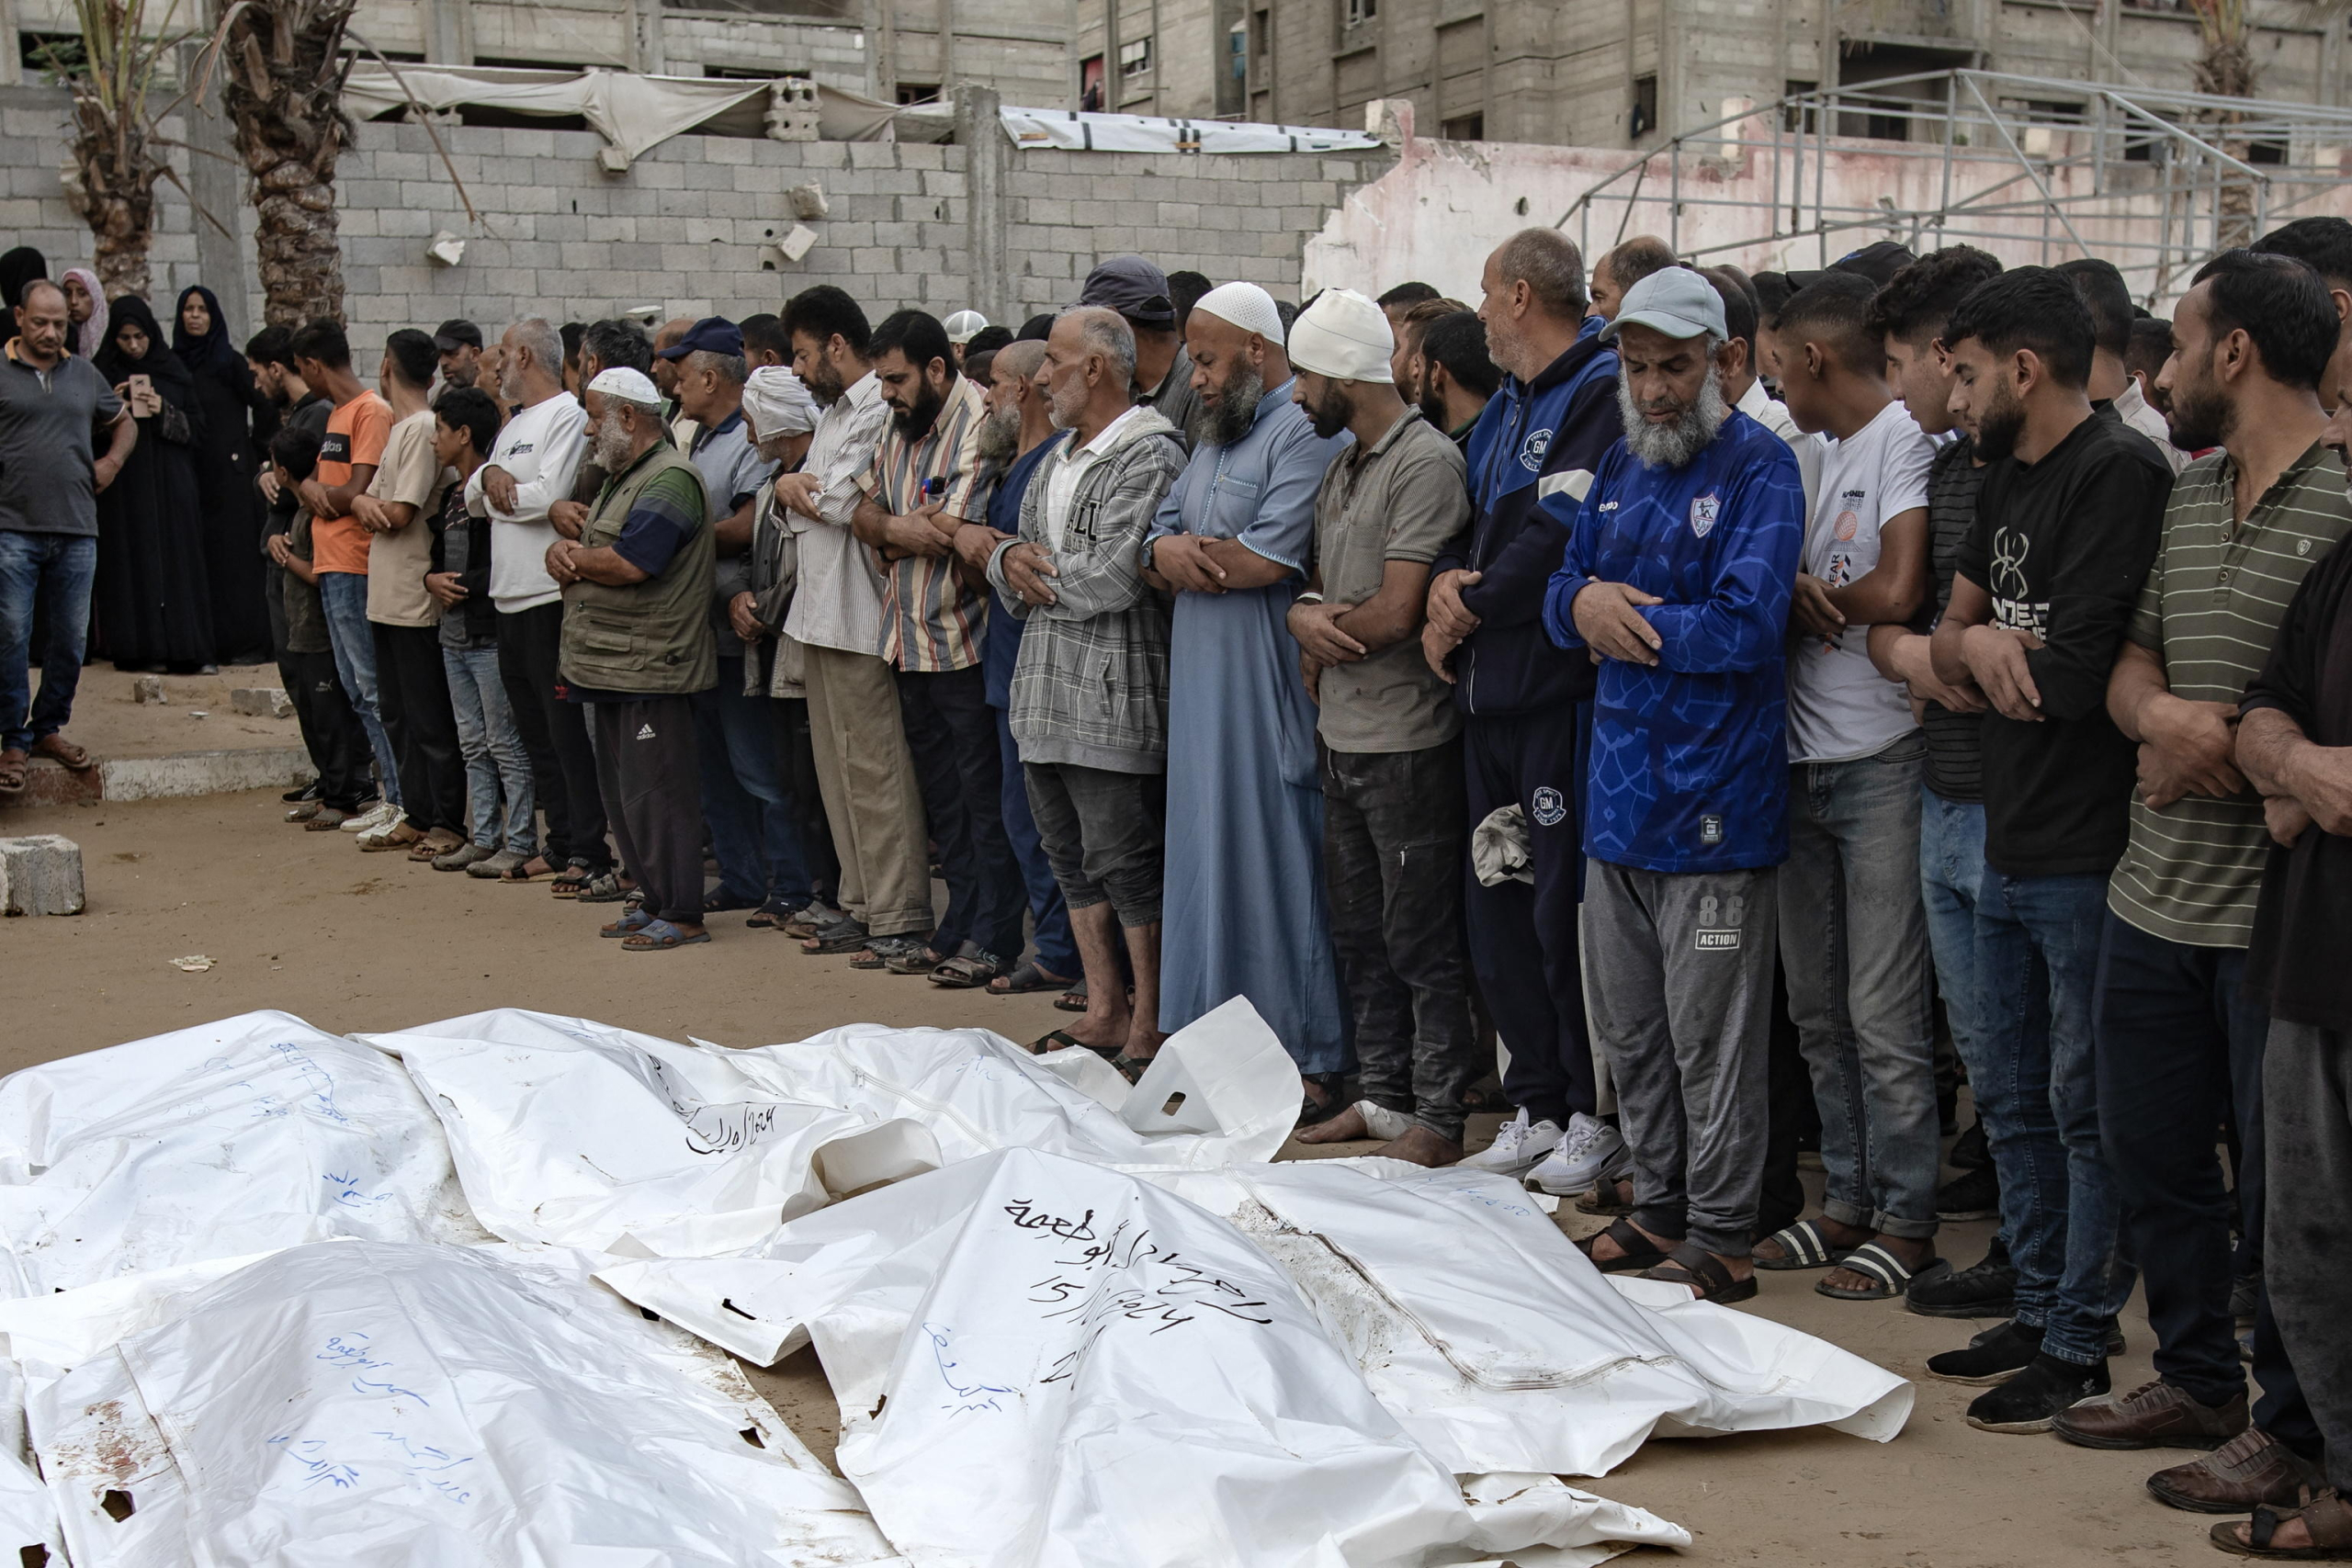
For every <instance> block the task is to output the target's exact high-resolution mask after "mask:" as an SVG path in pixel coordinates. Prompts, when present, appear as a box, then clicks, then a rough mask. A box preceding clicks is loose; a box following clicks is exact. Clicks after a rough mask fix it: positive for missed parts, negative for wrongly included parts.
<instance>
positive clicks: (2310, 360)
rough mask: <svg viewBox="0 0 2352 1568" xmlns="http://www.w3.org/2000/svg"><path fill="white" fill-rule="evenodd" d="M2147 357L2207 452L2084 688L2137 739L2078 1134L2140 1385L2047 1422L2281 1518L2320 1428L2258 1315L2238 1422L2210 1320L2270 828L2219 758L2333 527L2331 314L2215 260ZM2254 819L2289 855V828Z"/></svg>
mask: <svg viewBox="0 0 2352 1568" xmlns="http://www.w3.org/2000/svg"><path fill="white" fill-rule="evenodd" d="M2173 342H2174V353H2173V355H2172V358H2171V360H2170V362H2169V363H2168V364H2167V366H2166V367H2165V369H2164V371H2163V372H2162V373H2161V380H2162V383H2163V384H2164V385H2165V387H2166V388H2168V389H2169V390H2170V391H2171V394H2172V403H2171V406H2172V415H2171V425H2172V429H2173V430H2174V431H2175V432H2177V434H2178V438H2179V445H2181V446H2193V447H2198V448H2200V449H2201V448H2203V447H2208V446H2215V447H2219V448H2221V450H2219V451H2217V452H2214V453H2212V454H2211V455H2210V456H2207V457H2201V458H2199V459H2198V460H2197V461H2196V462H2194V463H2192V464H2190V465H2189V466H2188V469H2187V470H2186V471H2185V472H2183V473H2182V474H2181V476H2180V478H2179V479H2177V480H2175V481H2174V484H2173V488H2172V500H2171V502H2170V504H2169V505H2168V506H2166V507H2165V519H2164V536H2163V541H2162V543H2161V544H2160V545H2159V547H2158V548H2157V552H2156V562H2155V565H2154V568H2153V569H2152V570H2150V571H2149V573H2148V581H2147V585H2146V586H2145V587H2144V588H2143V589H2142V590H2141V592H2140V600H2139V604H2138V605H2137V606H2136V608H2135V609H2134V610H2133V612H2132V615H2131V626H2130V628H2129V630H2128V631H2127V633H2126V636H2125V639H2124V643H2123V649H2122V652H2121V654H2120V657H2118V659H2117V660H2116V661H2115V670H2114V673H2113V674H2112V675H2111V676H2110V677H2109V682H2108V688H2107V710H2108V712H2109V714H2110V715H2112V716H2114V719H2115V722H2116V724H2117V726H2118V727H2119V728H2121V729H2122V731H2123V733H2124V736H2125V737H2126V738H2127V739H2131V740H2135V741H2137V742H2139V746H2140V787H2139V792H2138V797H2137V798H2136V799H2134V800H2133V801H2132V802H2131V829H2130V833H2131V837H2130V840H2129V848H2128V849H2127V850H2126V851H2125V852H2124V856H2123V859H2122V861H2121V862H2120V863H2119V864H2118V865H2117V867H2116V869H2115V874H2114V876H2113V877H2112V878H2110V879H2109V883H2108V887H2107V929H2106V932H2105V939H2104V942H2103V944H2102V951H2101V954H2100V958H2099V974H2098V1002H2097V1004H2096V1012H2095V1015H2094V1028H2095V1031H2096V1032H2097V1034H2098V1052H2097V1056H2098V1119H2099V1131H2100V1141H2101V1143H2102V1145H2104V1147H2105V1149H2106V1152H2107V1161H2108V1168H2109V1170H2110V1171H2111V1172H2112V1174H2113V1177H2114V1181H2115V1192H2116V1198H2117V1200H2118V1201H2119V1202H2120V1205H2121V1208H2122V1213H2123V1224H2124V1225H2125V1227H2126V1231H2127V1234H2128V1235H2129V1236H2130V1238H2131V1253H2132V1255H2133V1256H2134V1257H2135V1258H2137V1260H2138V1262H2139V1264H2140V1268H2141V1271H2142V1273H2143V1277H2144V1279H2145V1280H2146V1284H2147V1301H2148V1324H2149V1326H2150V1327H2151V1328H2153V1329H2154V1331H2155V1335H2156V1353H2155V1364H2156V1381H2154V1382H2151V1383H2149V1384H2147V1385H2146V1386H2145V1387H2143V1388H2141V1389H2139V1390H2137V1391H2135V1392H2134V1393H2131V1394H2130V1395H2128V1396H2126V1397H2125V1398H2123V1399H2121V1400H2119V1401H2117V1402H2116V1403H2115V1404H2094V1405H2084V1406H2082V1407H2081V1408H2079V1409H2075V1410H2070V1411H2067V1412H2065V1413H2064V1414H2063V1415H2061V1416H2059V1417H2058V1419H2057V1422H2056V1424H2055V1427H2054V1428H2053V1429H2054V1430H2055V1431H2056V1432H2057V1433H2058V1435H2059V1436H2060V1437H2062V1438H2065V1439H2067V1440H2068V1441H2069V1442H2075V1443H2081V1444H2084V1445H2086V1446H2087V1447H2091V1448H2101V1449H2117V1448H2170V1447H2175V1446H2183V1445H2189V1446H2195V1447H2199V1448H2203V1447H2213V1446H2220V1447H2221V1450H2222V1451H2221V1452H2220V1453H2218V1454H2217V1455H2215V1456H2214V1458H2213V1459H2212V1460H2211V1461H2203V1462H2199V1463H2196V1464H2186V1465H2182V1466H2179V1467H2178V1468H2177V1469H2174V1470H2169V1471H2166V1472H2163V1473H2162V1474H2159V1475H2157V1476H2154V1477H2152V1478H2151V1479H2150V1481H2149V1483H2148V1487H2149V1490H2150V1491H2152V1492H2153V1493H2154V1494H2155V1495H2156V1497H2157V1499H2158V1500H2159V1501H2161V1502H2167V1503H2172V1504H2174V1505H2175V1506H2190V1507H2194V1508H2198V1509H2200V1510H2210V1511H2218V1508H2219V1507H2220V1506H2229V1507H2231V1508H2233V1509H2245V1510H2251V1509H2252V1508H2253V1507H2255V1506H2256V1505H2257V1504H2266V1503H2267V1504H2270V1505H2273V1506H2280V1507H2289V1506H2293V1504H2294V1502H2295V1499H2296V1494H2297V1490H2298V1488H2299V1487H2300V1486H2302V1485H2305V1484H2310V1485H2313V1486H2316V1485H2318V1484H2320V1481H2319V1475H2318V1472H2317V1471H2316V1469H2314V1468H2309V1467H2307V1466H2306V1465H2305V1463H2304V1462H2303V1461H2308V1460H2317V1459H2318V1458H2319V1457H2320V1446H2321V1445H2320V1431H2319V1428H2318V1427H2316V1426H2315V1425H2314V1424H2313V1423H2312V1415H2311V1411H2310V1409H2309V1408H2308V1407H2307V1406H2306V1405H2305V1404H2304V1403H2303V1399H2302V1394H2301V1389H2300V1388H2298V1387H2297V1385H2296V1381H2295V1373H2294V1368H2293V1367H2292V1366H2291V1365H2290V1363H2289V1360H2288V1356H2287V1353H2286V1352H2285V1350H2284V1349H2283V1348H2282V1347H2281V1346H2280V1344H2279V1339H2278V1326H2277V1325H2276V1323H2275V1322H2274V1320H2273V1319H2272V1317H2271V1315H2270V1314H2269V1312H2268V1310H2267V1307H2266V1308H2262V1309H2259V1310H2258V1311H2257V1313H2256V1319H2255V1336H2254V1375H2255V1381H2256V1382H2258V1383H2259V1384H2261V1386H2262V1390H2263V1397H2262V1400H2261V1402H2260V1403H2259V1404H2257V1405H2256V1407H2255V1409H2254V1410H2253V1411H2252V1413H2251V1421H2252V1426H2251V1427H2249V1412H2248V1410H2247V1407H2246V1384H2245V1371H2243V1369H2242V1368H2241V1366H2240V1363H2239V1359H2238V1347H2237V1331H2236V1326H2235V1325H2234V1323H2233V1319H2232V1316H2231V1313H2230V1285H2231V1280H2232V1277H2233V1272H2234V1270H2233V1268H2232V1259H2231V1247H2230V1229H2231V1221H2232V1219H2233V1218H2236V1219H2238V1220H2239V1222H2240V1225H2241V1227H2242V1229H2243V1233H2244V1235H2245V1240H2246V1245H2247V1247H2248V1249H2249V1250H2250V1251H2251V1252H2252V1253H2253V1255H2254V1256H2255V1257H2256V1258H2259V1257H2260V1256H2261V1254H2262V1239H2263V1194H2264V1181H2263V1118H2262V1100H2263V1081H2262V1058H2263V1049H2264V1045H2265V1043H2266V1041H2267V1038H2268V1035H2269V1032H2270V1018H2269V1012H2268V1010H2267V1008H2266V1007H2265V1006H2264V1005H2263V1002H2262V1001H2261V1000H2260V999H2259V998H2257V997H2256V995H2254V994H2252V991H2251V989H2250V988H2249V987H2246V986H2245V984H2244V981H2245V971H2246V946H2247V943H2248V942H2249V941H2250V940H2251V939H2252V937H2253V934H2254V927H2255V915H2256V903H2257V901H2258V895H2259V892H2260V889H2261V883H2262V873H2263V866H2264V864H2265V863H2266V862H2267V860H2268V858H2269V850H2270V841H2271V837H2272V834H2271V832H2270V831H2269V829H2267V828H2266V825H2265V820H2264V818H2265V808H2264V804H2263V800H2262V797H2261V795H2259V794H2257V793H2256V791H2254V790H2253V789H2251V788H2249V787H2248V785H2247V783H2246V780H2245V776H2244V775H2243V774H2242V773H2240V771H2239V770H2238V769H2237V768H2236V767H2235V766H2234V765H2233V748H2234V746H2235V744H2236V739H2237V725H2236V723H2235V722H2234V721H2235V719H2236V716H2237V712H2238V705H2239V702H2240V700H2241V699H2242V698H2244V697H2245V693H2246V687H2247V684H2248V682H2252V681H2253V680H2255V679H2256V677H2257V676H2259V675H2260V674H2261V673H2262V663H2263V654H2264V652H2265V650H2267V649H2269V648H2270V647H2271V645H2272V643H2273V642H2274V641H2275V640H2276V639H2277V637H2278V628H2279V625H2280V623H2281V621H2282V620H2283V619H2284V618H2285V616H2286V615H2287V606H2288V604H2289V603H2290V601H2291V600H2292V599H2293V598H2294V595H2295V590H2296V588H2297V586H2298V585H2299V584H2300V583H2301V581H2302V579H2303V574H2304V573H2305V572H2306V571H2308V570H2311V569H2312V567H2314V566H2316V565H2318V563H2319V562H2320V561H2321V560H2322V559H2324V558H2325V557H2326V555H2327V553H2328V551H2329V549H2331V548H2332V547H2334V546H2335V542H2336V540H2338V539H2339V538H2341V537H2343V536H2344V535H2345V533H2346V530H2347V529H2348V528H2352V503H2347V502H2346V498H2345V493H2344V473H2343V469H2342V468H2340V467H2339V466H2338V465H2337V464H2336V462H2335V457H2334V455H2333V454H2331V453H2330V452H2329V451H2328V450H2327V448H2326V446H2324V445H2323V444H2322V442H2321V440H2320V436H2321V434H2322V432H2323V430H2324V428H2325V425H2326V418H2327V416H2326V414H2325V412H2324V411H2323V410H2322V409H2321V407H2320V399H2319V385H2320V378H2321V377H2322V376H2323V375H2324V373H2325V372H2326V369H2327V366H2328V361H2329V358H2330V356H2331V355H2333V354H2334V353H2335V342H2336V321H2335V302H2334V301H2333V300H2332V299H2330V298H2329V295H2328V288H2327V284H2326V282H2325V281H2324V279H2323V278H2322V277H2321V276H2319V275H2318V274H2317V273H2315V272H2313V271H2312V269H2311V268H2310V267H2309V266H2307V265H2304V264H2303V263H2301V262H2300V261H2296V260H2293V259H2290V258H2289V257H2286V256H2278V255H2260V254H2255V253H2253V252H2250V251H2224V252H2223V253H2222V254H2221V255H2219V256H2216V257H2215V258H2214V259H2213V260H2212V261H2211V262H2209V263H2207V264H2206V265H2205V267H2204V269H2203V270H2202V271H2200V272H2199V273H2198V275H2197V277H2196V280H2195V282H2194V283H2193V284H2192V285H2191V287H2190V288H2189V290H2188V293H2187V294H2186V295H2184V296H2183V297H2182V299H2181V301H2180V303H2179V305H2178V306H2177V307H2176V308H2175V309H2174V311H2173ZM2273 811H2274V812H2275V814H2276V818H2275V819H2276V820H2277V825H2278V828H2279V829H2281V831H2280V834H2279V838H2280V841H2281V842H2286V841H2290V840H2292V839H2293V838H2294V837H2295V836H2296V830H2297V829H2299V828H2300V827H2301V826H2302V824H2301V823H2300V822H2298V820H2297V818H2298V817H2299V816H2300V813H2299V812H2296V811H2293V810H2290V809H2288V808H2286V807H2274V808H2273ZM2220 1105H2227V1106H2229V1107H2230V1108H2231V1113H2232V1114H2233V1116H2234V1117H2235V1119H2236V1123H2237V1132H2238V1145H2237V1146H2238V1150H2239V1153H2238V1155H2237V1156H2236V1157H2235V1158H2233V1161H2232V1165H2233V1168H2234V1169H2235V1171H2236V1172H2237V1195H2236V1202H2235V1205H2234V1206H2233V1203H2232V1201H2231V1194H2230V1190H2229V1185H2228V1184H2227V1183H2226V1182H2225V1181H2224V1180H2223V1179H2222V1165H2221V1160H2220V1157H2219V1156H2217V1154H2216V1153H2215V1151H2214V1146H2213V1145H2214V1139H2213V1112H2214V1108H2215V1107H2216V1106H2220ZM2294 1196H2295V1197H2298V1198H2299V1197H2300V1196H2301V1190H2297V1191H2296V1192H2295V1194H2294ZM2290 1201H2292V1199H2290Z"/></svg>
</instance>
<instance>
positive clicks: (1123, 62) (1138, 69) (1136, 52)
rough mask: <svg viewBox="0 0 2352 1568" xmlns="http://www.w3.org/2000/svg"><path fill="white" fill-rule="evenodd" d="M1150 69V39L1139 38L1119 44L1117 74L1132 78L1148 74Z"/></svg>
mask: <svg viewBox="0 0 2352 1568" xmlns="http://www.w3.org/2000/svg"><path fill="white" fill-rule="evenodd" d="M1150 71H1151V40H1150V39H1148V38H1139V39H1135V40H1134V41H1132V42H1129V43H1123V44H1121V45H1120V46H1119V74H1120V75H1121V76H1123V77H1128V78H1133V77H1136V76H1143V75H1148V74H1149V73H1150Z"/></svg>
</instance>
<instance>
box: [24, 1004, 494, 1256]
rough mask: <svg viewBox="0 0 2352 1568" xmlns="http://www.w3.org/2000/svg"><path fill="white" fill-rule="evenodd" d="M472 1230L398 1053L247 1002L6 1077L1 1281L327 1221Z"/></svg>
mask: <svg viewBox="0 0 2352 1568" xmlns="http://www.w3.org/2000/svg"><path fill="white" fill-rule="evenodd" d="M338 1235H349V1236H364V1237H369V1238H372V1239H375V1240H379V1241H435V1240H448V1241H460V1242H462V1241H469V1240H473V1239H476V1238H478V1237H479V1236H480V1235H481V1232H480V1231H479V1230H477V1229H476V1228H475V1226H474V1225H473V1224H472V1222H471V1220H470V1218H469V1215H468V1214H467V1212H466V1208H465V1203H464V1200H463V1197H462V1195H461V1194H460V1193H459V1192H458V1188H457V1183H456V1181H455V1179H453V1177H452V1174H451V1172H450V1168H449V1156H448V1151H447V1146H446V1145H444V1144H443V1142H442V1138H441V1130H440V1127H439V1126H438V1124H437V1123H435V1121H434V1119H433V1117H432V1115H431V1113H430V1112H428V1111H426V1110H425V1107H424V1100H423V1099H422V1098H421V1097H419V1095H418V1094H417V1092H416V1089H415V1088H414V1087H413V1085H412V1084H411V1083H410V1082H409V1079H408V1076H407V1075H406V1074H405V1073H403V1072H401V1069H400V1066H399V1064H397V1063H395V1062H392V1061H390V1060H388V1059H387V1058H385V1057H384V1056H382V1055H379V1054H378V1053H377V1052H374V1051H371V1050H368V1048H366V1047H365V1046H361V1045H356V1044H354V1043H352V1042H350V1041H348V1040H345V1039H343V1038H341V1037H339V1036H336V1035H332V1034H326V1033H322V1032H320V1031H318V1030H316V1029H313V1028H311V1026H310V1025H309V1024H307V1023H305V1022H303V1021H301V1020H300V1019H299V1018H296V1017H294V1016H293V1015H291V1014H289V1013H283V1012H250V1013H244V1014H242V1015H240V1016H238V1017H236V1018H231V1019H225V1020H223V1021H220V1022H219V1023H210V1024H203V1025H199V1026H198V1027H195V1028H192V1029H182V1030H176V1031H174V1032H172V1033H169V1034H159V1035H157V1036H155V1037H154V1038H153V1039H149V1040H140V1041H134V1042H133V1043H130V1044H127V1045H117V1046H114V1047H112V1048H111V1049H108V1050H104V1051H92V1052H89V1053H87V1054H85V1055H79V1056H68V1057H65V1058H63V1059H62V1060H60V1061H55V1062H50V1063H47V1064H44V1065H42V1066H36V1067H27V1068H25V1069H24V1070H22V1071H21V1072H17V1073H13V1074H11V1075H9V1077H7V1078H6V1080H0V1248H4V1249H5V1250H0V1296H27V1295H41V1294H46V1293H48V1292H52V1291H59V1290H71V1289H74V1288H75V1287H77V1286H82V1285H87V1284H92V1283H95V1282H96V1281H98V1280H107V1279H112V1278H116V1277H119V1276H122V1275H128V1274H137V1273H141V1272H144V1271H146V1270H148V1269H168V1268H175V1267H178V1266H180V1265H184V1264H190V1263H199V1262H203V1261H206V1260H209V1259H214V1258H234V1257H240V1256H243V1255H246V1254H250V1253H255V1252H264V1251H268V1250H272V1249H275V1248H277V1247H291V1246H296V1245H299V1244H300V1243H303V1242H311V1241H322V1240H324V1239H326V1238H328V1237H331V1236H338Z"/></svg>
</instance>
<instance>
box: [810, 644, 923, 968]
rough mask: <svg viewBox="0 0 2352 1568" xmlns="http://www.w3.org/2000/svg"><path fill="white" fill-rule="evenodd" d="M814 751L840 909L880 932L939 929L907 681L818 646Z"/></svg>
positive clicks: (868, 657) (813, 663)
mask: <svg viewBox="0 0 2352 1568" xmlns="http://www.w3.org/2000/svg"><path fill="white" fill-rule="evenodd" d="M806 655H807V659H808V664H807V668H806V671H805V673H804V679H805V680H806V682H807V684H808V689H809V749H810V750H812V751H814V752H815V754H816V761H817V788H818V792H819V793H820V794H821V795H823V796H824V798H825V817H826V819H827V820H828V821H830V822H831V824H832V829H833V852H834V853H835V854H836V855H838V856H839V857H840V858H841V863H842V886H841V894H840V897H841V904H842V908H844V909H847V910H848V911H849V912H850V913H851V914H852V915H853V916H854V917H855V918H857V919H861V920H863V921H865V929H866V931H868V932H869V933H871V934H872V935H875V936H904V935H920V934H922V933H924V932H927V931H930V930H931V928H932V920H931V864H930V856H929V854H928V853H927V852H926V851H925V849H924V827H923V815H922V794H921V792H920V791H919V790H918V789H917V788H916V786H915V768H914V761H913V759H911V758H910V756H909V755H908V754H907V734H906V730H905V729H904V728H902V727H901V726H900V724H899V685H898V682H897V680H896V679H895V678H894V677H893V676H892V674H891V672H890V666H889V665H888V664H887V663H885V662H884V661H883V660H881V659H879V658H878V657H876V655H874V654H871V653H845V652H843V651H842V649H837V648H810V649H806Z"/></svg>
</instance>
